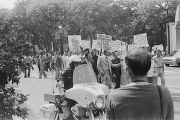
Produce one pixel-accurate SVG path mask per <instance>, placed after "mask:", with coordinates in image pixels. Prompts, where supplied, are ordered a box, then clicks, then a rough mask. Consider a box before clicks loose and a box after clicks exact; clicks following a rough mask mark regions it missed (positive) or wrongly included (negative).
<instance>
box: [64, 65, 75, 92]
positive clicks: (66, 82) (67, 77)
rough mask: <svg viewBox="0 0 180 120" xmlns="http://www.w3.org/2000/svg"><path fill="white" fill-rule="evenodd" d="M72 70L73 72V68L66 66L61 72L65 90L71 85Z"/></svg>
mask: <svg viewBox="0 0 180 120" xmlns="http://www.w3.org/2000/svg"><path fill="white" fill-rule="evenodd" d="M73 72H74V69H72V68H71V67H69V68H66V69H65V70H64V71H63V73H62V79H63V82H64V89H65V90H68V89H70V88H72V87H73Z"/></svg>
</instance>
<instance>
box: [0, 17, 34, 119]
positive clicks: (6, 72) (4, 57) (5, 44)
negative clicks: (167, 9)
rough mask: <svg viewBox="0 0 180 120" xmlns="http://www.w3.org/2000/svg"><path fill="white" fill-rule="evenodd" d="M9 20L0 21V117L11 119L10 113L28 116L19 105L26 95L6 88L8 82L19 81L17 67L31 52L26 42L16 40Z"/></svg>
mask: <svg viewBox="0 0 180 120" xmlns="http://www.w3.org/2000/svg"><path fill="white" fill-rule="evenodd" d="M11 22H12V21H6V20H3V19H1V21H0V28H1V29H0V32H1V36H0V41H1V43H2V44H1V45H0V51H1V52H0V119H1V118H3V119H12V115H17V116H19V117H22V118H26V117H27V116H28V113H27V109H26V108H23V107H20V105H21V104H23V103H24V102H25V101H26V100H27V96H25V95H23V94H22V93H17V92H16V91H15V90H14V88H6V85H7V84H8V83H9V82H12V83H17V84H18V83H19V79H20V77H19V75H20V72H19V68H20V67H22V66H23V63H22V61H21V58H22V56H23V55H25V54H30V53H29V52H31V50H30V46H29V45H28V44H19V42H17V41H16V38H17V36H16V33H17V32H16V31H15V30H16V29H15V28H14V27H15V26H13V24H12V23H11ZM12 26H13V27H12ZM16 27H17V26H16Z"/></svg>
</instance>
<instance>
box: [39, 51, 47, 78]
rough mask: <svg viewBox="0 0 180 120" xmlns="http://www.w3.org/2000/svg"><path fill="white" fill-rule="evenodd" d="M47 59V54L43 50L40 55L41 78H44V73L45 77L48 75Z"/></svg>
mask: <svg viewBox="0 0 180 120" xmlns="http://www.w3.org/2000/svg"><path fill="white" fill-rule="evenodd" d="M45 61H46V59H45V56H44V55H43V52H41V53H40V56H39V63H40V72H39V79H41V78H42V74H43V75H44V78H46V77H47V75H46V73H45V71H44V66H45Z"/></svg>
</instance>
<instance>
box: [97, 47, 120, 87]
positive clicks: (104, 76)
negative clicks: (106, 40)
mask: <svg viewBox="0 0 180 120" xmlns="http://www.w3.org/2000/svg"><path fill="white" fill-rule="evenodd" d="M109 56H110V52H109V51H108V50H104V55H102V56H100V57H99V58H98V61H97V68H98V70H99V72H100V75H101V81H102V83H103V84H105V85H106V86H108V87H110V84H111V82H112V81H111V75H112V71H111V67H116V66H120V65H121V64H112V62H111V59H110V57H109Z"/></svg>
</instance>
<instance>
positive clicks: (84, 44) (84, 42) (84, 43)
mask: <svg viewBox="0 0 180 120" xmlns="http://www.w3.org/2000/svg"><path fill="white" fill-rule="evenodd" d="M81 47H83V49H86V48H90V41H89V40H82V41H81Z"/></svg>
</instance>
